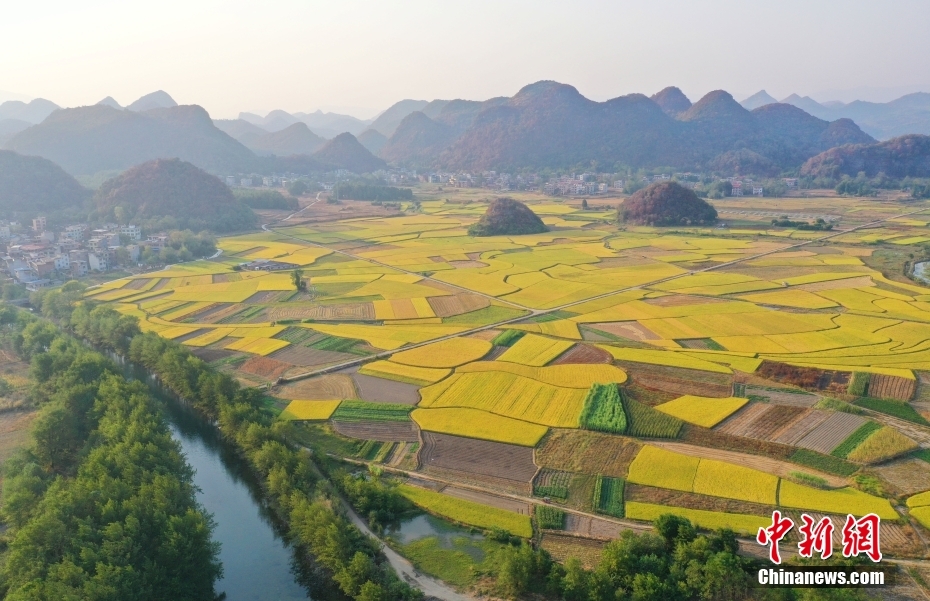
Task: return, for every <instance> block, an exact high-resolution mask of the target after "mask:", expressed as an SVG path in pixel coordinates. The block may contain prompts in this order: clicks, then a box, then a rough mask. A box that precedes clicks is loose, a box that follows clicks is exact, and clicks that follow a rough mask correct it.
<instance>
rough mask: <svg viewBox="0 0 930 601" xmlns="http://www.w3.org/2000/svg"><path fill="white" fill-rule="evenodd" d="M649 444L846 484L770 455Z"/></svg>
mask: <svg viewBox="0 0 930 601" xmlns="http://www.w3.org/2000/svg"><path fill="white" fill-rule="evenodd" d="M650 444H651V445H653V446H656V447H662V448H663V449H668V450H669V451H674V452H676V453H681V454H683V455H691V456H692V457H701V458H703V459H716V460H718V461H725V462H727V463H735V464H736V465H742V466H744V467H749V468H752V469H756V470H759V471H761V472H765V473H767V474H774V475H776V476H781V477H782V478H787V477H788V475H789V474H791V472H796V471H798V470H800V469H803V470H804V471H805V472H808V473H813V474H815V475H817V476H820V477H821V478H823V479H824V480H826V481H827V483H828V484H829V485H830V486H836V487H841V486H846V485H847V484H848V483H847V482H846V478H843V477H841V476H832V475H830V474H825V473H821V472H817V471H815V470H812V469H810V468H807V467H805V468H800V467H798V465H797V464H794V463H790V462H788V461H779V460H778V459H772V458H771V457H765V456H762V455H750V454H749V453H740V452H738V451H727V450H725V449H719V448H708V447H699V446H697V445H692V444H687V443H681V442H664V441H657V440H654V441H652V442H650ZM928 467H930V464H928Z"/></svg>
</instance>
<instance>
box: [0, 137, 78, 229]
mask: <svg viewBox="0 0 930 601" xmlns="http://www.w3.org/2000/svg"><path fill="white" fill-rule="evenodd" d="M90 197H91V192H90V190H87V189H86V188H84V187H83V186H81V184H79V183H78V181H77V180H76V179H74V178H73V177H71V176H70V175H68V174H67V173H65V171H64V170H63V169H62V168H61V167H59V166H58V165H56V164H55V163H53V162H51V161H49V160H47V159H43V158H40V157H32V156H23V155H21V154H17V153H15V152H13V151H11V150H0V212H2V213H3V214H6V215H24V216H31V215H37V214H39V213H44V212H49V213H51V212H56V211H67V210H82V209H83V208H84V203H85V202H86V201H88V200H90Z"/></svg>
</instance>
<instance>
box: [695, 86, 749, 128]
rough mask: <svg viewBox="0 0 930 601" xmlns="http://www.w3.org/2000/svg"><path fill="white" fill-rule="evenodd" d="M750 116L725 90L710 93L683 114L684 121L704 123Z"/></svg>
mask: <svg viewBox="0 0 930 601" xmlns="http://www.w3.org/2000/svg"><path fill="white" fill-rule="evenodd" d="M748 115H749V111H747V110H746V109H745V108H743V106H742V105H741V104H740V103H738V102H737V101H736V100H734V98H733V96H732V95H730V93H729V92H727V91H725V90H714V91H713V92H708V93H707V94H705V95H704V97H703V98H701V99H700V100H698V101H697V102H696V103H695V104H693V105H692V106H691V108H689V109H688V110H687V111H685V112H684V113H682V115H681V119H682V120H683V121H703V120H708V119H719V118H721V117H746V116H748Z"/></svg>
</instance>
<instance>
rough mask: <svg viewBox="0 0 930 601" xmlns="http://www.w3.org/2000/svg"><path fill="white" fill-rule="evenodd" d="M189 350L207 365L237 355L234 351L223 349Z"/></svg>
mask: <svg viewBox="0 0 930 601" xmlns="http://www.w3.org/2000/svg"><path fill="white" fill-rule="evenodd" d="M188 350H190V352H191V354H192V355H194V356H195V357H197V358H199V359H202V360H204V361H206V362H207V363H212V362H214V361H219V360H220V359H225V358H227V357H231V356H233V355H235V354H236V353H235V352H234V351H227V350H226V349H221V348H193V349H188Z"/></svg>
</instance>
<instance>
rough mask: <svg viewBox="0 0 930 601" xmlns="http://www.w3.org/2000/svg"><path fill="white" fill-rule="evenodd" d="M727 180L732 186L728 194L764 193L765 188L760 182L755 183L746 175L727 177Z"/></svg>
mask: <svg viewBox="0 0 930 601" xmlns="http://www.w3.org/2000/svg"><path fill="white" fill-rule="evenodd" d="M727 181H728V182H730V185H732V186H733V191H732V192H730V196H747V195H748V194H752V195H753V196H764V195H765V188H763V187H762V185H761V184H759V185H755V184H754V183H753V181H752V180H751V179H750V178H748V177H747V178H742V179H740V178H737V177H728V178H727Z"/></svg>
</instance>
